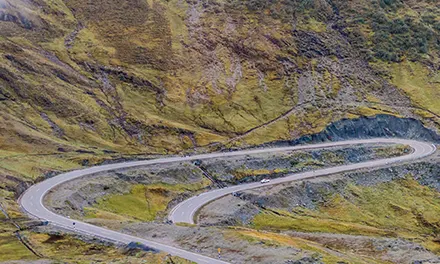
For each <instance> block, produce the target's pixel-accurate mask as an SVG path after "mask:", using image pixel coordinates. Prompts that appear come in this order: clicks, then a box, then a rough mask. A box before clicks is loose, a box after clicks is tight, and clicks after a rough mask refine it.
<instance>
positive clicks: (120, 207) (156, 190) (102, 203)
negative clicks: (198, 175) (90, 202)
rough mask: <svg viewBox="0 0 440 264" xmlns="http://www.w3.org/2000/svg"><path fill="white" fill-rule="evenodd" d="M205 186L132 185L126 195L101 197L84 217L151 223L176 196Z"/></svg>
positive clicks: (202, 183)
mask: <svg viewBox="0 0 440 264" xmlns="http://www.w3.org/2000/svg"><path fill="white" fill-rule="evenodd" d="M207 184H209V182H200V183H198V184H191V185H185V184H183V185H181V184H179V185H168V184H150V185H140V184H138V185H134V186H133V187H132V190H131V192H130V193H128V194H122V195H120V194H118V195H110V196H105V197H102V198H101V199H100V200H99V201H97V204H96V205H95V206H94V207H92V208H88V214H87V216H86V217H88V218H98V219H112V218H114V217H115V215H116V216H123V217H125V218H128V219H134V220H138V221H139V220H140V221H152V220H154V219H155V218H156V216H157V215H158V214H159V213H161V212H164V211H165V210H166V208H167V206H168V203H169V202H170V201H171V200H172V199H173V198H175V197H176V196H177V195H178V194H180V193H183V192H185V191H196V190H199V189H201V188H203V187H206V186H207ZM142 208H143V209H142Z"/></svg>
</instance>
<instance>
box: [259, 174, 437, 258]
mask: <svg viewBox="0 0 440 264" xmlns="http://www.w3.org/2000/svg"><path fill="white" fill-rule="evenodd" d="M345 192H346V193H345V194H344V195H343V196H341V195H334V196H333V197H331V198H329V201H328V202H326V203H325V204H322V205H320V206H319V208H318V209H317V210H308V209H303V208H297V209H294V210H293V211H292V212H285V211H280V212H278V213H279V215H277V214H274V213H272V212H265V213H261V214H259V215H257V216H256V217H255V219H254V221H253V226H254V227H255V228H258V229H265V228H269V229H276V230H289V229H293V230H299V231H308V232H329V233H342V234H358V235H372V236H391V237H396V236H397V237H404V238H409V239H416V240H417V241H420V242H422V243H423V244H424V245H425V246H426V247H427V248H429V249H431V250H433V251H434V252H436V253H439V252H440V246H439V244H438V242H437V243H436V242H434V240H435V239H436V234H438V232H439V228H440V226H439V223H438V219H440V203H439V200H438V192H436V191H435V190H433V189H430V188H428V187H424V186H421V185H420V184H419V183H417V182H416V181H415V180H412V179H404V180H397V181H392V182H389V183H383V184H379V185H378V186H372V187H360V186H349V187H348V188H347V190H345Z"/></svg>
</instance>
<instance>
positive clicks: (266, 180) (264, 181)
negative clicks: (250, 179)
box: [260, 179, 270, 183]
mask: <svg viewBox="0 0 440 264" xmlns="http://www.w3.org/2000/svg"><path fill="white" fill-rule="evenodd" d="M260 182H261V183H268V182H270V180H269V179H262V180H261V181H260Z"/></svg>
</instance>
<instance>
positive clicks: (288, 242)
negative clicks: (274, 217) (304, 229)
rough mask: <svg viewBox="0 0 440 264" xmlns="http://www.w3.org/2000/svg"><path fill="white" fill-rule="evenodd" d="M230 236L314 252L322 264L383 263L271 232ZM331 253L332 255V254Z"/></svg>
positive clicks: (254, 232) (238, 231)
mask: <svg viewBox="0 0 440 264" xmlns="http://www.w3.org/2000/svg"><path fill="white" fill-rule="evenodd" d="M231 233H232V234H230V235H231V236H234V235H235V236H236V235H237V234H238V235H240V236H241V237H242V238H243V239H245V240H247V241H248V242H251V243H259V244H261V243H262V242H263V243H264V245H266V246H272V247H274V246H275V247H276V246H291V247H294V248H299V249H303V250H306V251H311V252H315V253H314V255H315V256H316V257H317V258H319V259H321V261H322V262H324V263H335V264H336V263H341V262H347V261H348V262H349V263H383V261H379V260H376V259H372V258H368V257H366V256H356V255H354V254H350V253H349V252H341V251H340V250H339V251H338V254H335V251H329V250H327V248H328V246H327V247H325V246H323V245H320V244H319V243H316V242H313V241H309V240H306V239H302V238H297V237H291V236H287V235H282V234H276V233H271V232H259V231H256V230H248V229H246V230H240V229H237V230H234V232H231ZM332 253H333V254H332Z"/></svg>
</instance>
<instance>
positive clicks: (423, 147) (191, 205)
mask: <svg viewBox="0 0 440 264" xmlns="http://www.w3.org/2000/svg"><path fill="white" fill-rule="evenodd" d="M378 143H385V144H390V143H394V144H406V145H409V146H411V147H412V148H413V152H411V153H410V154H408V155H404V156H400V157H394V158H388V159H381V160H373V161H367V162H361V163H356V164H349V165H343V166H337V167H332V168H326V169H320V170H316V171H310V172H304V173H296V174H292V175H288V176H286V177H283V178H278V179H274V180H272V181H271V182H269V183H266V184H264V185H262V184H260V183H249V184H242V185H237V186H232V187H227V188H223V189H217V190H213V191H209V192H206V193H203V194H200V195H198V196H194V197H192V198H190V199H188V200H185V201H183V202H182V203H180V204H178V205H177V206H176V207H174V208H173V209H172V210H171V212H170V214H169V219H170V220H172V221H173V222H175V223H176V222H184V223H191V224H192V223H194V215H195V213H196V212H197V210H199V209H200V208H201V207H203V206H204V205H205V204H207V203H209V202H210V201H213V200H215V199H218V198H220V197H223V196H225V195H227V194H230V193H233V192H237V191H243V190H249V189H255V188H258V187H261V186H268V185H273V184H279V183H284V182H289V181H294V180H300V179H307V178H313V177H318V176H325V175H329V174H333V173H338V172H345V171H351V170H356V169H362V168H374V167H379V166H386V165H389V164H391V163H397V162H404V161H411V160H415V159H420V158H423V157H426V156H429V155H431V154H432V153H434V152H435V151H436V147H435V146H434V145H433V144H430V143H427V142H422V141H415V140H406V139H394V138H375V139H363V140H349V141H339V142H328V143H321V144H313V145H300V146H290V147H280V148H265V149H251V150H242V151H234V152H222V153H210V154H201V155H194V156H190V157H169V158H160V159H153V160H143V161H132V162H122V163H116V164H109V165H102V166H95V167H91V168H87V169H82V170H76V171H71V172H67V173H62V174H60V175H58V176H55V177H53V178H50V179H47V180H45V181H42V182H40V183H38V184H35V185H33V186H31V187H30V188H29V189H28V190H27V191H26V192H25V193H24V194H23V195H22V196H21V197H20V199H19V203H20V204H21V207H22V208H23V209H24V211H26V212H27V213H28V214H29V215H31V216H33V217H36V218H39V219H42V220H47V221H49V222H50V223H52V224H54V225H56V226H60V227H63V228H67V229H69V230H73V231H75V232H77V233H82V234H86V235H91V236H96V237H99V238H103V239H106V240H110V241H114V242H117V243H123V244H128V243H130V242H139V243H142V244H144V245H146V246H148V247H152V248H155V249H157V250H160V251H164V252H167V253H169V254H171V255H174V256H179V257H182V258H185V259H188V260H191V261H194V262H197V263H210V264H211V263H212V264H221V263H227V262H224V261H222V260H219V259H214V258H211V257H207V256H203V255H200V254H197V253H193V252H190V251H186V250H183V249H179V248H176V247H172V246H168V245H165V244H161V243H158V242H154V241H150V240H146V239H142V238H139V237H135V236H131V235H128V234H124V233H120V232H117V231H113V230H109V229H106V228H103V227H98V226H94V225H91V224H87V223H84V222H80V221H77V220H73V219H70V218H66V217H64V216H61V215H57V214H55V213H53V212H52V211H50V210H49V209H47V208H46V207H45V206H44V204H43V199H44V197H45V195H46V194H47V193H48V192H49V191H50V190H51V189H53V188H55V187H56V186H58V185H60V184H62V183H65V182H68V181H71V180H74V179H78V178H80V177H85V176H91V175H93V174H95V173H99V172H105V171H111V170H116V169H122V168H130V167H138V166H144V165H151V164H166V163H171V162H182V161H191V160H197V159H199V160H203V159H211V158H221V157H231V156H242V155H250V154H258V153H270V152H282V151H291V150H305V149H318V148H328V147H336V146H351V145H358V144H378Z"/></svg>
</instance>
